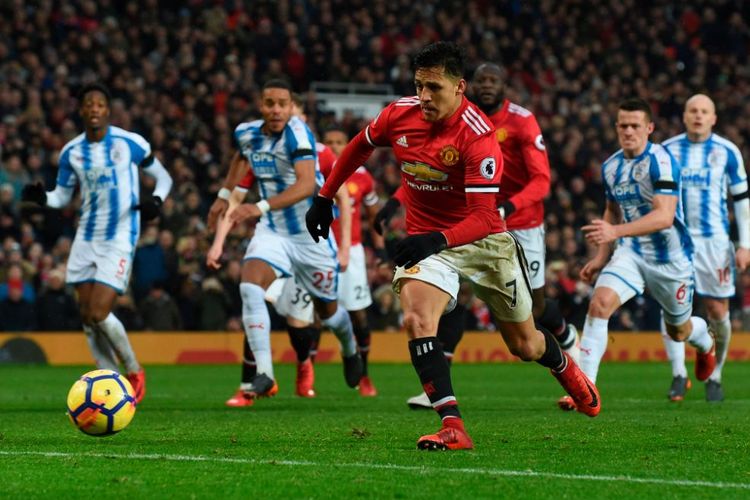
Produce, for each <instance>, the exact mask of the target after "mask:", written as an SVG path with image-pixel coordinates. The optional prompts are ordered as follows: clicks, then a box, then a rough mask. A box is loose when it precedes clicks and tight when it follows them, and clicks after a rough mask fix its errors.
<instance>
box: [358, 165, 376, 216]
mask: <svg viewBox="0 0 750 500" xmlns="http://www.w3.org/2000/svg"><path fill="white" fill-rule="evenodd" d="M378 201H379V199H378V193H376V192H375V179H373V178H372V175H370V172H368V171H367V170H365V171H364V175H363V176H362V203H364V205H365V206H366V207H372V206H374V205H377V204H378Z"/></svg>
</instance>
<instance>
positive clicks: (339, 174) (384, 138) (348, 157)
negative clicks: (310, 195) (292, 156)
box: [320, 101, 398, 199]
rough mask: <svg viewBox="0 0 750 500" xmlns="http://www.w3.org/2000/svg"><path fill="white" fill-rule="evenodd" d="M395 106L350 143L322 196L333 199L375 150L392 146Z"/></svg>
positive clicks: (322, 191) (342, 153)
mask: <svg viewBox="0 0 750 500" xmlns="http://www.w3.org/2000/svg"><path fill="white" fill-rule="evenodd" d="M397 102H398V101H397ZM395 104H396V103H391V104H389V105H388V106H387V107H386V108H385V109H383V111H381V112H380V114H379V115H378V116H376V117H375V119H374V120H373V121H372V122H370V124H369V125H368V126H367V127H365V129H364V130H363V131H361V132H360V133H359V134H357V136H356V137H354V139H352V140H351V141H349V144H347V145H346V147H345V148H344V151H342V152H341V157H340V158H339V159H338V160H337V161H336V169H335V170H334V171H333V172H332V173H331V176H330V177H329V178H328V179H326V182H325V184H324V185H323V187H322V188H321V190H320V196H323V197H324V198H328V199H332V198H333V195H334V194H335V193H336V191H338V189H339V188H340V187H341V185H342V184H343V183H344V182H345V181H346V180H347V179H348V178H349V177H350V176H351V175H352V174H353V173H354V171H355V170H357V168H358V167H359V166H360V165H363V164H364V163H365V161H367V159H368V158H369V157H370V155H371V154H372V151H373V149H375V148H377V147H380V146H390V145H391V141H390V136H389V133H390V130H389V128H390V127H389V124H388V120H389V118H390V114H391V110H392V109H393V106H394V105H395Z"/></svg>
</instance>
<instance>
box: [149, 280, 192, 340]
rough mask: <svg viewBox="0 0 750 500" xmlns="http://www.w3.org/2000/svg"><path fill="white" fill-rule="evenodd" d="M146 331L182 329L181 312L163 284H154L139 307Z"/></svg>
mask: <svg viewBox="0 0 750 500" xmlns="http://www.w3.org/2000/svg"><path fill="white" fill-rule="evenodd" d="M139 310H140V312H141V315H142V316H143V327H144V328H145V329H146V330H155V331H168V330H180V329H182V321H181V319H180V311H179V309H177V304H176V303H175V301H174V299H173V298H172V297H170V295H169V294H168V293H167V292H166V291H165V290H164V285H163V284H162V283H161V282H158V281H156V282H154V283H153V284H152V285H151V290H150V291H149V292H148V295H147V296H146V298H145V299H143V302H141V305H140V307H139Z"/></svg>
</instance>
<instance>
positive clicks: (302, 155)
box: [234, 116, 322, 239]
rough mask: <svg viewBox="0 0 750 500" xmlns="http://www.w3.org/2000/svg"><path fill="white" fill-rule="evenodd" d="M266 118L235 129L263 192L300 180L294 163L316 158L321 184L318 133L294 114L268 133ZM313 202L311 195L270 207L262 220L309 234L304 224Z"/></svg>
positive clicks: (295, 233) (283, 229) (268, 225)
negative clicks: (280, 129)
mask: <svg viewBox="0 0 750 500" xmlns="http://www.w3.org/2000/svg"><path fill="white" fill-rule="evenodd" d="M263 123H264V121H263V120H255V121H252V122H248V123H241V124H239V125H238V126H237V128H236V129H235V130H234V138H235V141H236V142H237V147H238V148H239V151H240V153H242V155H243V156H244V157H245V158H247V160H248V161H249V162H250V165H251V167H252V169H253V172H254V174H255V177H256V179H257V182H258V189H259V190H260V196H261V197H262V198H263V199H268V198H271V197H272V196H275V195H277V194H279V193H281V192H282V191H284V190H286V189H287V188H289V187H290V186H291V185H292V184H294V183H295V182H296V181H297V174H296V173H295V171H294V164H295V163H296V162H298V161H302V160H314V161H315V171H316V178H317V180H318V184H319V185H322V183H321V180H322V176H320V168H319V167H318V155H317V152H316V149H315V137H314V136H313V133H312V131H311V130H310V128H309V127H308V126H307V124H306V123H305V122H303V121H302V120H301V119H299V118H298V117H296V116H293V117H292V118H291V119H290V120H289V122H288V123H287V124H286V126H285V127H284V130H283V132H282V133H281V134H278V135H266V134H264V133H263V131H262V130H261V127H262V126H263ZM311 205H312V196H311V197H308V198H305V199H303V200H301V201H299V202H297V203H295V204H294V205H290V206H288V207H286V208H282V209H280V210H271V211H270V212H267V213H266V214H265V215H264V216H263V217H261V219H260V222H259V224H260V225H262V226H265V227H266V228H268V229H270V230H271V231H273V232H275V233H278V234H282V235H285V236H297V237H300V238H307V239H309V238H310V235H309V234H308V233H307V229H306V226H305V213H306V212H307V210H308V209H309V208H310V206H311Z"/></svg>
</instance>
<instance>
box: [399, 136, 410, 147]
mask: <svg viewBox="0 0 750 500" xmlns="http://www.w3.org/2000/svg"><path fill="white" fill-rule="evenodd" d="M396 144H398V145H399V146H402V147H405V148H408V147H409V143H408V142H406V136H405V135H402V136H401V137H399V138H398V140H397V141H396Z"/></svg>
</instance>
